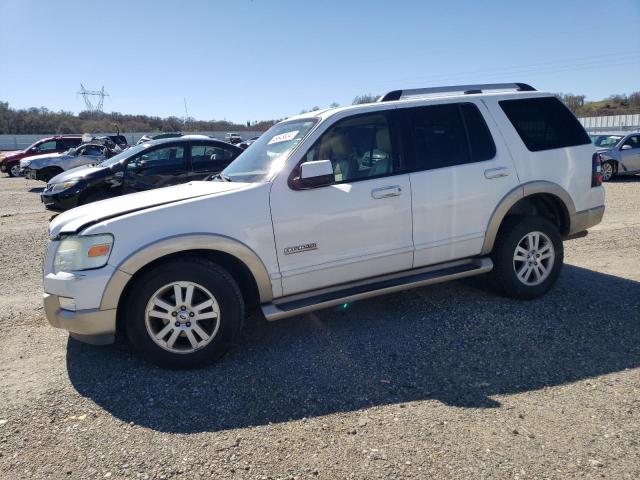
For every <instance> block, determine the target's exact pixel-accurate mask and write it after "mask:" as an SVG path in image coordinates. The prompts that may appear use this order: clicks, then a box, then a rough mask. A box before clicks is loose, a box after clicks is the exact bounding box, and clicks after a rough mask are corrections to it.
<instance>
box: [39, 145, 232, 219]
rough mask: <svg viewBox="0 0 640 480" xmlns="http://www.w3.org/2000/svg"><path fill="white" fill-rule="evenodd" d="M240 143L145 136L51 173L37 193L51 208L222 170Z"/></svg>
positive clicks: (162, 184)
mask: <svg viewBox="0 0 640 480" xmlns="http://www.w3.org/2000/svg"><path fill="white" fill-rule="evenodd" d="M240 153H242V149H240V148H238V147H236V146H235V145H231V144H229V143H226V142H221V141H220V140H214V139H212V138H209V137H205V136H203V135H185V136H182V137H179V138H165V139H162V140H153V141H150V142H145V143H142V144H140V145H136V146H135V147H131V148H129V149H128V150H125V151H124V152H122V153H120V154H118V155H116V156H114V157H111V158H110V159H108V160H105V161H103V162H102V163H98V164H95V165H85V166H82V167H78V168H74V169H71V170H68V171H66V172H63V173H61V174H60V175H57V176H55V177H53V178H52V179H51V180H50V181H49V183H48V184H47V187H46V188H45V190H44V191H43V192H42V194H41V199H42V202H43V203H44V205H45V206H46V207H47V208H49V209H52V210H67V209H69V208H73V207H76V206H78V205H85V204H87V203H91V202H95V201H97V200H104V199H105V198H110V197H115V196H118V195H123V194H126V193H133V192H140V191H143V190H150V189H152V188H159V187H166V186H169V185H176V184H178V183H185V182H189V181H191V180H202V179H204V178H205V177H207V176H209V175H211V174H214V173H218V172H220V171H222V170H223V169H224V168H225V167H226V166H227V165H229V164H230V163H231V162H232V161H233V160H234V159H235V158H236V157H237V156H238V155H240Z"/></svg>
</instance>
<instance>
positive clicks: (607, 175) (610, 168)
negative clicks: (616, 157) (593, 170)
mask: <svg viewBox="0 0 640 480" xmlns="http://www.w3.org/2000/svg"><path fill="white" fill-rule="evenodd" d="M615 174H616V166H615V164H614V163H613V162H609V161H607V162H603V163H602V181H603V182H608V181H610V180H611V179H612V178H613V176H614V175H615Z"/></svg>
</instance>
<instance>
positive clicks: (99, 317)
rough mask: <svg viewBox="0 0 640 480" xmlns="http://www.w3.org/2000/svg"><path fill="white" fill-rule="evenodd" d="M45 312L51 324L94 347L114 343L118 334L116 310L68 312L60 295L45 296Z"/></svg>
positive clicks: (46, 294) (48, 294) (47, 294)
mask: <svg viewBox="0 0 640 480" xmlns="http://www.w3.org/2000/svg"><path fill="white" fill-rule="evenodd" d="M44 311H45V314H46V316H47V320H48V321H49V323H50V324H51V325H52V326H54V327H56V328H63V329H65V330H67V331H69V333H70V334H71V336H73V337H74V338H76V339H78V340H81V341H84V342H86V343H92V344H94V345H107V344H110V343H113V342H114V340H115V334H116V309H113V310H100V309H87V310H75V311H74V310H67V309H64V308H62V306H61V305H60V297H59V296H58V295H54V294H50V293H45V294H44Z"/></svg>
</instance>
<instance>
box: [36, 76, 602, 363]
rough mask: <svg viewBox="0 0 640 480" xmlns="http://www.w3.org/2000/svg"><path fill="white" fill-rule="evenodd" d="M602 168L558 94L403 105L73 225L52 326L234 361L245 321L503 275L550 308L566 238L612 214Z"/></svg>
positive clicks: (492, 89) (428, 94) (481, 89)
mask: <svg viewBox="0 0 640 480" xmlns="http://www.w3.org/2000/svg"><path fill="white" fill-rule="evenodd" d="M598 162H599V157H598V155H595V149H594V147H593V145H592V144H591V141H590V139H589V136H588V135H587V134H586V132H585V131H584V129H583V128H582V126H581V125H580V123H578V121H577V120H576V119H575V117H574V116H573V115H572V114H571V113H570V112H569V110H568V109H567V108H565V107H564V106H563V105H562V103H561V102H560V101H559V100H558V99H556V98H555V97H554V96H552V95H550V94H547V93H542V92H537V91H535V90H534V89H533V88H532V87H530V86H528V85H525V84H498V85H474V86H463V87H443V88H436V89H420V90H404V91H394V92H390V93H388V94H387V95H385V96H384V97H383V98H382V99H381V100H380V101H379V102H377V103H373V104H367V105H358V106H351V107H346V108H337V109H332V110H325V111H316V112H311V113H308V114H305V115H301V116H298V117H295V118H291V119H288V120H285V121H283V122H281V123H279V124H277V125H275V126H274V127H272V128H271V129H270V130H269V131H267V132H266V133H264V134H263V135H262V136H261V137H260V138H259V139H258V140H257V141H256V142H255V143H254V144H253V145H252V146H251V148H249V149H248V150H246V151H245V152H244V153H242V154H241V155H240V156H239V157H238V158H237V159H236V160H235V161H234V162H233V163H231V165H229V167H227V168H226V169H225V170H224V171H223V172H222V173H221V174H220V175H218V176H217V177H216V178H215V179H214V180H213V181H200V182H191V183H188V184H183V185H179V186H175V187H168V188H162V189H158V190H153V191H149V192H144V193H136V194H133V195H126V196H123V197H119V198H114V199H111V200H105V201H102V202H98V203H95V204H91V205H87V206H84V207H79V208H75V209H73V210H70V211H68V212H66V213H63V214H62V215H60V216H58V217H56V218H55V219H54V220H53V221H52V222H51V225H50V228H49V235H50V238H51V242H50V243H49V250H48V255H47V258H46V260H45V265H44V289H45V292H46V293H45V300H44V302H45V309H46V314H47V318H48V319H49V321H50V323H51V324H52V325H54V326H56V327H60V328H64V329H67V330H68V331H70V332H71V335H72V336H74V337H76V338H79V339H81V340H84V341H87V342H92V343H110V342H113V340H114V338H115V335H116V332H122V333H125V334H126V335H127V337H128V338H129V340H130V341H131V342H132V343H133V345H134V346H135V347H136V348H137V349H138V350H139V351H140V352H142V354H143V355H144V356H145V357H146V358H148V359H149V360H151V361H153V362H156V363H158V364H160V365H163V366H169V367H182V368H184V367H192V366H197V365H201V364H204V363H207V362H210V361H213V360H215V359H216V358H218V357H220V355H222V354H223V353H224V352H225V350H226V349H227V348H228V346H229V345H230V343H231V342H232V341H233V340H234V338H236V337H237V335H238V332H239V331H240V329H241V327H242V323H243V317H244V312H245V305H259V306H260V308H261V309H262V312H263V313H264V316H265V317H266V318H267V319H268V320H277V319H281V318H285V317H290V316H293V315H299V314H301V313H305V312H309V311H312V310H315V309H320V308H325V307H328V306H332V305H337V304H342V303H345V302H351V301H354V300H359V299H363V298H367V297H371V296H374V295H380V294H385V293H389V292H395V291H398V290H402V289H407V288H412V287H418V286H423V285H428V284H432V283H437V282H443V281H446V280H453V279H458V278H462V277H468V276H472V275H478V274H483V273H489V274H490V276H491V279H492V281H493V283H494V285H495V286H496V288H497V289H498V290H499V291H500V292H502V293H503V294H505V295H508V296H511V297H515V298H520V299H532V298H536V297H538V296H540V295H543V294H544V293H545V292H546V291H547V290H549V288H550V287H551V286H552V285H553V283H554V282H555V281H556V279H557V277H558V274H559V273H560V269H561V267H562V262H563V244H562V240H563V239H566V238H569V237H572V236H576V235H579V234H583V232H584V231H585V230H586V229H587V228H588V227H591V226H593V225H595V224H597V223H598V222H600V220H601V218H602V215H603V213H604V189H603V187H602V186H601V172H600V170H599V169H600V165H599V163H598Z"/></svg>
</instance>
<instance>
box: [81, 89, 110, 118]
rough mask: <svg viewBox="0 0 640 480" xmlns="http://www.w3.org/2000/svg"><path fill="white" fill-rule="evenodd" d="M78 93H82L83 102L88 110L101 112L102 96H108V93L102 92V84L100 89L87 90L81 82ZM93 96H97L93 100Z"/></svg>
mask: <svg viewBox="0 0 640 480" xmlns="http://www.w3.org/2000/svg"><path fill="white" fill-rule="evenodd" d="M78 93H79V94H80V95H82V99H83V100H84V104H85V105H86V107H87V110H88V111H90V112H101V111H102V106H103V105H104V97H108V96H109V94H108V93H105V92H104V85H103V86H102V88H101V89H100V90H87V89H86V88H85V87H84V85H83V84H80V91H79V92H78ZM93 97H98V98H97V100H95V99H93Z"/></svg>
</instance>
